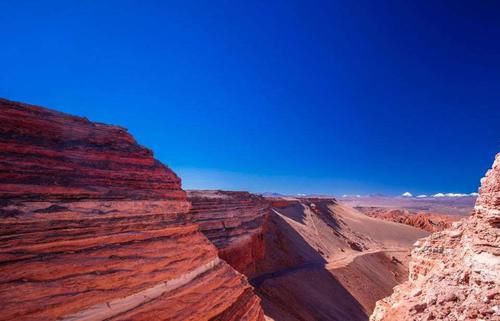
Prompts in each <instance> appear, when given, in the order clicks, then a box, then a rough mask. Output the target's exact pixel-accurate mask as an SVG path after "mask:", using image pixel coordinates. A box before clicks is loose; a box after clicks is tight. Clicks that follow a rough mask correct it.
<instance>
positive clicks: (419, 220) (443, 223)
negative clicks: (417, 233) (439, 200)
mask: <svg viewBox="0 0 500 321" xmlns="http://www.w3.org/2000/svg"><path fill="white" fill-rule="evenodd" d="M356 209H357V210H358V211H360V212H362V213H364V214H366V215H368V216H370V217H374V218H378V219H381V220H385V221H391V222H396V223H401V224H406V225H410V226H413V227H416V228H419V229H422V230H424V231H427V232H439V231H442V230H445V229H447V228H449V227H450V226H451V223H453V222H454V221H457V220H458V219H460V217H458V216H450V215H441V214H433V213H422V212H417V213H415V212H411V211H409V210H405V209H396V208H385V207H356Z"/></svg>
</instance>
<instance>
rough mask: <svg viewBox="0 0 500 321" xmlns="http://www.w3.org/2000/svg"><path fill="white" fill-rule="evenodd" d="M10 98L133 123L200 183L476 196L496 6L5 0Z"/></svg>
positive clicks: (491, 131)
mask: <svg viewBox="0 0 500 321" xmlns="http://www.w3.org/2000/svg"><path fill="white" fill-rule="evenodd" d="M0 12H2V19H0V43H1V44H2V47H1V49H0V96H1V97H4V98H8V99H12V100H18V101H23V102H28V103H32V104H37V105H42V106H47V107H51V108H54V109H58V110H62V111H65V112H68V113H72V114H77V115H82V116H86V117H88V118H89V119H91V120H94V121H101V122H106V123H112V124H119V125H121V126H124V127H127V128H128V129H129V131H130V132H131V133H132V134H133V135H134V136H135V137H136V138H137V140H138V141H139V142H140V143H141V144H143V145H146V146H147V147H149V148H151V149H153V150H154V152H155V156H156V157H157V158H158V159H160V160H161V161H163V162H164V163H166V164H167V165H169V166H170V167H171V168H173V169H174V170H175V171H176V172H177V173H178V174H179V175H180V176H181V177H182V178H183V182H184V187H186V188H224V189H240V190H241V189H243V190H250V191H255V192H264V191H275V192H282V193H325V194H350V193H352V194H365V193H388V194H400V193H402V192H404V191H407V190H409V191H411V192H413V193H414V194H418V193H437V192H473V191H476V190H477V187H478V185H479V179H480V177H482V176H483V175H484V173H485V171H486V170H487V168H488V167H489V166H490V165H491V163H492V160H493V157H494V154H495V153H496V152H499V151H500V76H499V75H500V41H498V39H500V19H498V17H499V16H500V4H498V3H494V2H493V1H484V2H477V3H474V2H469V1H467V2H465V1H464V2H462V1H246V2H243V1H241V2H238V1H97V0H96V1H91V0H88V1H50V0H46V1H23V2H19V1H13V0H10V1H9V0H7V1H1V2H0Z"/></svg>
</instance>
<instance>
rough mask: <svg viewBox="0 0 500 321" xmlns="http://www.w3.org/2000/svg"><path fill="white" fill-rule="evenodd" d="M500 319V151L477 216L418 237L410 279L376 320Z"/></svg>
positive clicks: (383, 305) (379, 305)
mask: <svg viewBox="0 0 500 321" xmlns="http://www.w3.org/2000/svg"><path fill="white" fill-rule="evenodd" d="M499 319H500V154H497V156H496V160H495V162H494V164H493V168H492V169H491V170H489V171H488V172H487V174H486V177H484V178H483V179H482V180H481V188H480V192H479V197H478V199H477V201H476V206H475V209H474V214H473V215H472V217H470V218H467V219H464V220H462V221H460V222H456V223H453V225H452V227H451V228H450V229H448V230H445V231H442V232H438V233H434V234H432V235H431V236H429V237H427V238H425V239H422V240H419V241H417V243H416V244H415V248H414V250H413V252H412V259H411V262H410V276H409V280H408V281H407V282H405V283H404V284H402V285H400V286H397V287H395V289H394V294H393V295H392V296H390V297H388V298H385V299H383V300H381V301H379V302H378V303H377V306H376V308H375V311H374V313H373V314H372V316H371V320H372V321H380V320H450V321H453V320H499Z"/></svg>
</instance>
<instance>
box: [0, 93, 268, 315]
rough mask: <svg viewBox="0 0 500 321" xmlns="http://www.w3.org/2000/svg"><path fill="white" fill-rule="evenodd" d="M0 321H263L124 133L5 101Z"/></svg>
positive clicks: (182, 197)
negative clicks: (211, 320)
mask: <svg viewBox="0 0 500 321" xmlns="http://www.w3.org/2000/svg"><path fill="white" fill-rule="evenodd" d="M0 124H1V126H0V240H1V241H0V265H1V271H2V273H0V302H2V313H1V314H0V320H131V319H133V320H208V319H213V320H263V318H264V316H263V313H262V309H261V307H260V304H259V299H258V298H257V297H256V296H255V295H254V294H253V291H252V288H251V286H250V285H249V284H248V282H247V280H246V278H245V277H244V276H243V275H241V274H240V273H238V272H236V271H235V270H234V269H232V268H231V267H230V266H229V265H228V264H227V263H225V262H224V261H223V260H221V259H219V257H218V255H217V249H216V248H215V247H214V246H213V245H212V244H211V242H210V241H208V240H207V239H206V237H205V236H204V235H203V234H202V233H200V232H199V229H198V226H197V225H196V224H195V223H193V222H191V220H190V219H189V215H188V211H189V210H190V204H189V202H188V200H187V197H186V193H185V192H184V191H183V190H182V189H181V182H180V179H179V178H178V177H177V176H176V175H175V173H174V172H172V171H171V170H170V169H169V168H168V167H166V166H165V165H163V164H161V163H160V162H158V161H157V160H155V159H154V158H153V155H152V152H151V151H150V150H148V149H146V148H144V147H142V146H139V145H138V144H137V143H136V142H135V141H134V139H133V138H132V136H131V135H130V134H128V133H127V132H126V130H125V129H123V128H120V127H116V126H108V125H104V124H99V123H92V122H90V121H88V120H87V119H85V118H80V117H74V116H70V115H67V114H63V113H59V112H56V111H52V110H47V109H44V108H40V107H35V106H29V105H24V104H19V103H14V102H11V101H7V100H0Z"/></svg>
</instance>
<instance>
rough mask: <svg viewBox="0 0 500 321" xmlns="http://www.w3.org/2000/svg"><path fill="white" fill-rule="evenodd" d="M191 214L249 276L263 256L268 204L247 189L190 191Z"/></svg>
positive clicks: (221, 252) (224, 254)
mask: <svg viewBox="0 0 500 321" xmlns="http://www.w3.org/2000/svg"><path fill="white" fill-rule="evenodd" d="M188 198H189V201H190V202H191V204H192V209H191V211H190V216H191V217H192V219H193V221H195V222H196V223H198V224H199V225H200V229H201V231H202V232H203V233H204V234H205V235H206V236H207V237H208V239H209V240H210V241H212V243H214V244H215V246H216V247H217V249H218V250H219V256H220V257H221V258H222V259H224V260H225V261H226V262H228V263H229V264H230V265H231V266H232V267H234V268H235V269H236V270H238V271H239V272H241V273H244V274H245V275H247V276H248V277H251V276H252V275H254V274H255V272H256V265H257V264H258V262H259V261H260V260H261V259H263V258H264V255H265V249H264V241H263V239H264V232H265V225H266V224H265V222H266V218H267V216H268V214H269V211H270V209H269V203H268V202H267V201H266V200H265V199H264V198H263V197H261V196H258V195H255V194H250V193H248V192H233V191H189V192H188Z"/></svg>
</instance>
